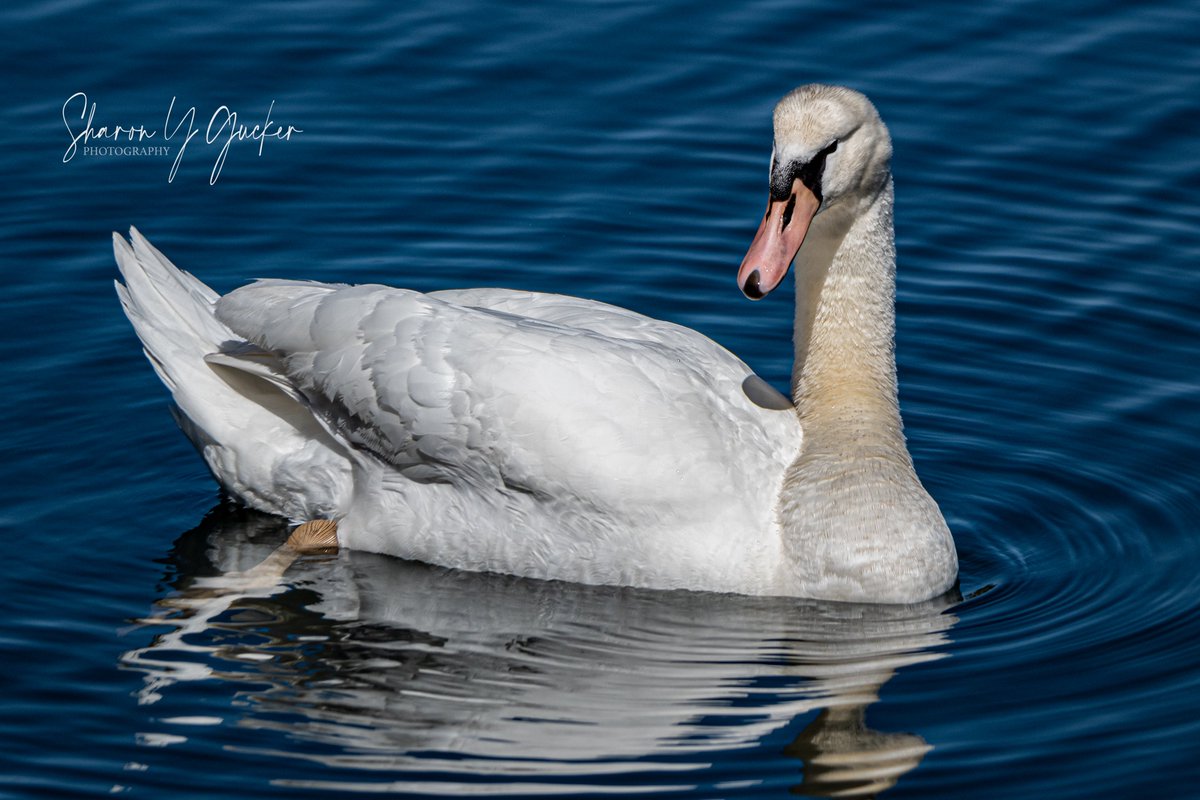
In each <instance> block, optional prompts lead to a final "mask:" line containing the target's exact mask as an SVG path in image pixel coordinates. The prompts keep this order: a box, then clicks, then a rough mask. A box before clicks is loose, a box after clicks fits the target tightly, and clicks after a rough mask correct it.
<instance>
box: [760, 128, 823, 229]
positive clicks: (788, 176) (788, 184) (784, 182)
mask: <svg viewBox="0 0 1200 800" xmlns="http://www.w3.org/2000/svg"><path fill="white" fill-rule="evenodd" d="M837 146H838V143H837V140H834V141H833V143H832V144H830V145H829V146H828V147H826V148H825V149H824V150H821V151H820V152H819V153H817V154H816V155H815V156H813V157H812V158H811V159H809V160H808V161H807V162H799V161H792V162H791V163H789V164H788V165H787V166H786V167H783V168H780V167H779V164H778V163H775V164H774V165H773V168H772V170H771V199H772V200H776V201H778V200H786V199H787V198H788V195H790V194H791V193H792V184H793V183H795V182H796V181H797V180H799V181H800V182H802V183H803V184H804V185H805V186H807V187H808V189H809V191H811V192H812V193H813V194H814V195H816V197H817V200H818V201H820V200H822V199H823V198H822V196H821V179H822V178H823V177H824V175H825V159H826V158H828V157H829V154H830V153H832V152H833V151H835V150H837ZM789 218H790V217H789ZM784 227H787V223H786V222H785V223H784Z"/></svg>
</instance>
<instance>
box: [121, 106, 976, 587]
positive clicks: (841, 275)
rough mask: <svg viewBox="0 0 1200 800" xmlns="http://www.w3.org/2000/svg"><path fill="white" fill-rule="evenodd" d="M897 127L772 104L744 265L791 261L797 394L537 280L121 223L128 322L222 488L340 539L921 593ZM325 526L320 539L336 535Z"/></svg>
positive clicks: (662, 580)
mask: <svg viewBox="0 0 1200 800" xmlns="http://www.w3.org/2000/svg"><path fill="white" fill-rule="evenodd" d="M890 156H891V142H890V139H889V136H888V133H887V129H886V128H885V127H884V125H883V123H882V122H881V121H880V119H879V116H878V114H877V112H876V111H875V109H874V107H873V106H872V105H871V103H870V102H869V101H868V100H867V99H866V98H865V97H864V96H863V95H861V94H859V93H857V92H854V91H851V90H849V89H844V88H837V87H829V86H819V85H810V86H804V87H801V88H799V89H797V90H795V91H793V92H792V93H791V94H789V95H788V96H787V97H785V98H784V99H783V100H782V101H780V103H779V105H778V106H777V107H776V109H775V150H774V155H773V158H772V164H771V199H770V204H769V205H768V208H767V214H766V216H765V217H764V219H763V222H762V226H761V227H760V228H759V231H758V234H757V235H756V236H755V238H754V242H753V244H752V245H751V247H750V251H749V253H748V254H747V256H746V259H745V261H744V262H743V264H742V266H741V270H740V272H739V275H738V281H739V284H740V285H741V286H742V289H743V291H744V292H745V293H746V295H747V296H749V297H752V298H758V297H762V296H763V295H765V294H766V293H767V292H769V291H771V289H773V288H774V287H775V286H777V285H778V284H779V282H780V281H781V280H782V279H783V277H784V275H785V273H786V272H787V269H788V267H789V265H790V263H791V262H792V260H793V257H794V258H795V261H796V263H797V277H796V285H797V303H796V322H795V342H796V361H795V367H794V371H793V377H792V393H793V396H794V401H795V402H794V405H793V404H792V403H791V402H788V401H787V400H786V398H783V396H782V395H780V394H779V393H778V392H775V391H774V390H773V389H771V388H770V387H769V386H768V385H767V384H766V383H765V382H764V381H762V380H761V379H760V378H758V377H757V376H755V375H754V374H753V373H752V372H751V371H750V369H749V367H747V366H746V365H745V364H744V363H742V362H741V361H740V360H739V359H738V358H736V357H735V356H734V355H732V354H731V353H729V352H728V351H727V350H725V349H724V348H722V347H720V346H719V345H717V344H715V343H713V342H712V341H710V340H709V339H708V338H706V337H705V336H703V335H702V334H699V333H697V332H695V331H692V330H689V329H687V328H683V327H680V326H678V325H673V324H671V323H667V322H660V321H658V320H653V319H650V318H647V317H644V316H641V315H639V314H635V313H633V312H630V311H625V310H623V309H620V308H616V307H614V306H610V305H606V304H603V303H597V302H593V301H588V300H580V299H575V298H570V297H563V296H559V295H550V294H535V293H529V292H514V291H507V290H502V289H470V290H463V291H447V292H435V293H432V294H421V293H418V292H414V291H408V290H404V289H393V288H388V287H385V286H375V285H368V286H345V285H328V284H320V283H303V282H295V281H279V280H268V281H259V282H257V283H254V284H252V285H250V286H247V287H243V288H241V289H238V290H236V291H234V292H232V293H230V294H228V295H226V296H224V297H218V296H217V295H216V294H215V293H214V292H212V291H211V290H210V289H209V288H208V287H206V286H205V285H204V284H202V283H200V282H199V281H198V280H196V279H195V278H193V277H192V276H191V275H189V274H187V273H185V272H182V271H180V270H178V269H177V268H175V267H174V266H173V265H172V264H171V263H170V262H169V261H168V260H167V259H166V258H165V257H163V256H162V254H161V253H159V252H158V251H157V250H155V249H154V248H153V247H152V246H151V245H150V244H149V243H148V242H147V241H146V240H145V239H144V238H142V237H141V236H140V235H139V234H138V232H137V231H136V230H133V231H132V233H131V238H132V248H130V246H129V244H127V243H126V242H125V240H124V239H122V238H121V237H119V236H115V235H114V242H115V251H116V257H117V262H118V264H119V266H120V269H121V272H122V274H123V275H124V277H125V281H126V283H125V285H124V286H122V285H121V284H119V283H118V284H117V291H118V293H119V294H120V297H121V301H122V304H123V305H124V308H125V312H126V314H127V315H128V316H129V319H130V321H131V322H132V323H133V325H134V327H135V329H136V330H137V333H138V335H139V336H140V337H141V340H142V342H143V344H144V346H145V350H146V353H147V355H148V357H149V358H150V360H151V362H152V363H153V365H154V367H155V369H156V370H157V372H158V374H159V376H160V377H161V378H162V380H163V381H164V382H165V383H166V385H167V386H168V388H170V390H171V392H172V395H173V397H174V400H175V403H176V404H177V406H178V413H177V414H176V417H177V419H178V421H179V423H180V425H181V427H182V428H183V429H184V431H185V432H186V433H187V434H188V436H189V437H190V438H191V439H192V441H193V442H194V443H195V444H196V446H197V447H198V449H199V450H200V451H201V453H202V454H203V456H204V459H205V461H206V463H207V464H208V466H209V468H210V469H211V470H212V472H213V474H214V476H215V477H216V479H217V480H218V481H219V482H220V484H221V485H222V486H223V487H224V488H225V489H226V490H227V491H228V492H229V493H230V494H232V495H234V496H235V497H238V498H240V499H241V500H242V501H244V502H245V503H246V504H248V505H250V506H252V507H254V508H257V509H261V510H263V511H267V512H270V513H274V514H280V515H283V516H286V517H289V518H291V519H292V520H293V521H301V520H315V519H330V520H334V521H336V535H337V540H338V542H339V543H340V544H341V545H343V546H346V547H350V548H357V549H364V550H372V551H376V552H382V553H389V554H392V555H396V556H400V557H403V558H412V559H417V560H421V561H426V562H432V563H436V564H441V565H444V566H449V567H456V568H461V569H468V570H480V571H497V572H507V573H513V574H518V575H524V576H528V577H535V578H548V579H563V580H571V581H578V582H584V583H612V584H628V585H637V586H647V587H658V588H687V589H703V590H714V591H729V592H739V593H745V594H776V595H796V596H805V597H813V598H821V599H833V600H854V601H866V602H914V601H919V600H923V599H926V598H929V597H932V596H936V595H938V594H940V593H942V592H944V591H946V590H947V589H949V588H950V587H951V586H952V585H953V583H954V581H955V577H956V574H957V569H958V565H957V557H956V555H955V550H954V544H953V541H952V539H951V536H950V532H949V530H948V529H947V527H946V523H945V521H944V520H943V519H942V515H941V513H940V512H939V511H938V508H937V505H936V503H934V501H933V499H932V498H930V496H929V495H928V493H927V492H926V491H925V490H924V488H923V487H922V486H921V484H920V481H919V480H918V479H917V476H916V473H915V472H914V470H913V466H912V460H911V458H910V457H909V454H908V451H907V449H906V447H905V444H904V437H903V434H902V432H901V423H900V415H899V410H898V406H897V402H896V371H895V361H894V358H893V354H892V348H893V333H894V311H893V304H894V303H893V297H894V292H895V280H894V271H895V249H894V237H893V229H892V181H891V176H890V172H889V166H888V162H889V159H890ZM332 527H333V526H330V525H328V524H326V528H327V529H328V528H332Z"/></svg>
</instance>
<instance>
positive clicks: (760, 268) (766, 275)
mask: <svg viewBox="0 0 1200 800" xmlns="http://www.w3.org/2000/svg"><path fill="white" fill-rule="evenodd" d="M820 207H821V201H820V200H818V199H817V196H816V195H815V194H813V193H812V190H811V189H809V188H808V187H807V186H805V185H804V183H803V182H802V181H801V180H800V179H798V178H797V179H796V180H795V181H793V182H792V192H791V194H790V195H789V196H788V197H787V199H784V200H771V201H770V202H769V203H768V204H767V214H766V216H764V217H763V221H762V224H761V225H759V226H758V233H756V234H754V241H753V242H751V243H750V249H749V250H748V251H747V252H746V257H745V258H744V259H742V266H741V267H740V268H739V269H738V277H737V280H738V286H740V287H742V294H744V295H746V297H749V298H750V299H751V300H761V299H762V298H763V297H766V296H767V293H768V292H770V291H771V290H772V289H774V288H775V287H776V286H778V285H779V284H780V282H781V281H782V280H783V277H784V276H785V275H787V271H788V267H790V266H791V265H792V259H794V258H795V257H796V253H797V252H799V250H800V245H802V244H804V236H805V234H807V233H808V226H809V225H810V224H811V223H812V218H813V217H814V216H816V213H817V210H818V209H819V208H820Z"/></svg>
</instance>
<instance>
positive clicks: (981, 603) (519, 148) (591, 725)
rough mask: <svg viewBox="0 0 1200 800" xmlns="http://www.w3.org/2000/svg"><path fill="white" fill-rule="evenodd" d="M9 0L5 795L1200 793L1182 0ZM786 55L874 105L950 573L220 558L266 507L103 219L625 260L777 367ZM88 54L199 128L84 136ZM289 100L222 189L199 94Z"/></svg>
mask: <svg viewBox="0 0 1200 800" xmlns="http://www.w3.org/2000/svg"><path fill="white" fill-rule="evenodd" d="M0 27H2V28H3V30H4V31H5V44H4V48H3V51H2V53H0V61H2V64H3V71H2V73H0V74H3V76H4V77H3V87H2V88H0V98H2V99H3V104H2V111H0V113H2V115H3V116H2V125H3V128H2V130H3V136H2V137H0V142H2V147H0V177H2V185H3V193H2V195H3V200H0V204H2V205H3V211H4V214H3V225H2V226H0V264H2V265H3V270H4V291H3V294H2V296H0V310H2V319H3V321H4V324H3V333H2V334H0V335H2V336H3V337H4V341H3V352H4V362H3V363H4V376H5V391H4V395H5V398H4V402H3V403H2V404H0V407H2V410H0V414H2V418H3V428H4V429H3V440H2V441H3V447H4V457H3V460H2V461H0V466H2V469H3V470H4V473H3V479H2V480H0V492H3V503H2V505H0V520H2V524H3V528H4V530H3V539H2V540H0V541H2V542H3V543H4V546H5V548H6V552H5V555H4V558H3V568H2V569H0V664H3V675H4V690H3V697H4V701H3V704H0V742H2V744H3V746H2V747H0V796H4V797H21V798H24V797H76V796H87V795H98V794H107V793H110V792H117V793H128V794H130V795H136V796H141V797H153V798H158V797H173V798H191V797H196V798H199V797H214V796H229V797H290V796H296V797H312V796H320V795H321V794H322V793H330V794H333V795H338V794H345V793H350V792H353V791H358V790H361V791H394V792H406V793H411V794H430V795H451V796H456V795H462V794H471V795H481V796H488V795H515V796H529V795H537V796H542V795H547V796H553V795H558V794H570V795H573V796H579V795H583V796H587V795H591V794H596V795H600V794H608V793H622V794H632V795H638V794H646V795H652V794H677V795H682V796H696V797H742V796H766V797H786V796H789V792H790V791H799V792H801V793H807V794H815V795H823V794H831V793H835V792H842V793H849V794H851V795H855V794H857V795H865V794H870V793H872V792H877V791H883V790H886V792H887V793H886V796H887V797H894V798H901V797H922V798H932V797H936V798H966V797H970V798H973V799H974V800H984V798H1013V797H1038V798H1045V797H1056V798H1071V797H1079V798H1096V797H1105V798H1110V797H1116V798H1120V797H1146V796H1154V797H1170V798H1183V797H1194V796H1196V792H1197V789H1196V786H1197V781H1198V780H1200V768H1198V767H1197V765H1198V764H1200V721H1198V712H1200V669H1198V668H1197V661H1198V660H1200V616H1198V615H1197V609H1198V606H1200V578H1197V564H1198V563H1200V558H1198V557H1200V545H1198V544H1197V542H1198V538H1200V537H1198V535H1197V534H1198V531H1197V520H1200V501H1198V499H1197V484H1198V480H1197V474H1196V473H1197V464H1198V463H1200V458H1198V456H1200V413H1198V411H1197V404H1198V401H1200V380H1198V379H1197V367H1198V366H1200V358H1198V356H1200V345H1198V335H1197V334H1198V332H1200V327H1198V325H1197V321H1196V317H1197V314H1196V310H1197V309H1198V308H1200V279H1198V278H1197V269H1198V268H1200V211H1198V210H1197V209H1198V205H1197V200H1196V198H1197V195H1198V190H1200V144H1198V142H1200V109H1198V106H1200V6H1197V5H1196V4H1195V3H1183V2H1181V3H1174V4H1171V3H1155V2H1151V3H1140V4H1132V3H1118V2H1113V0H1105V1H1104V2H1081V1H1079V0H1074V1H1073V2H1064V3H1057V4H1051V5H1047V4H1045V3H1033V2H1020V1H1018V0H1008V1H1007V2H1000V3H991V4H962V3H923V4H919V5H918V7H916V8H910V9H908V10H897V9H896V8H894V7H893V6H892V4H887V3H882V2H868V3H861V4H844V3H830V2H800V3H783V2H773V1H771V0H763V1H761V2H746V3H736V4H728V5H727V6H724V7H722V6H718V5H697V4H693V3H686V2H679V1H678V0H675V1H674V2H670V1H668V2H662V3H654V4H646V3H633V2H589V3H577V2H569V3H525V4H486V3H472V2H436V3H435V2H423V1H420V0H419V1H418V2H414V3H407V4H403V5H401V4H390V3H382V2H377V3H318V2H300V3H286V4H262V5H256V4H243V3H214V2H182V3H166V2H150V3H144V4H138V5H136V6H135V5H130V4H109V3H99V2H94V1H90V2H69V1H68V2H39V3H17V4H10V5H7V6H6V7H5V9H4V10H3V11H2V12H0ZM809 81H826V82H837V83H845V84H848V85H850V86H853V87H856V88H858V89H861V90H863V91H865V92H867V93H868V94H869V95H870V96H871V97H872V98H873V99H874V101H875V103H876V104H877V105H878V107H879V109H880V111H881V113H882V114H883V116H884V118H885V120H886V121H887V122H888V123H889V124H890V126H891V130H892V133H893V137H894V140H895V152H896V155H895V160H894V172H895V179H896V189H897V226H898V245H899V260H900V271H899V284H898V292H899V299H898V333H897V353H898V361H899V370H900V379H901V403H902V406H903V413H904V418H905V421H906V424H907V432H908V435H909V441H910V445H911V449H912V452H913V455H914V458H915V460H916V462H917V467H918V471H919V473H920V475H921V477H922V479H923V480H924V482H925V484H926V485H927V487H928V488H929V489H930V491H931V492H932V494H933V495H934V496H935V497H936V498H937V500H938V501H939V502H940V504H941V506H942V508H943V510H944V512H945V514H946V516H947V518H948V520H949V521H950V524H951V528H952V529H953V531H954V534H955V537H956V540H957V542H958V547H959V552H960V555H961V560H962V577H961V590H962V593H963V595H964V596H967V598H968V599H967V600H966V601H965V602H962V603H959V604H957V605H954V606H952V607H946V606H945V605H944V604H941V605H934V606H931V607H925V608H917V609H887V608H872V607H856V606H837V605H829V604H818V603H804V602H798V601H779V600H748V599H745V598H731V597H722V596H711V595H702V594H687V593H654V592H637V591H631V590H615V589H595V588H591V589H589V588H586V587H577V586H569V585H560V584H539V583H535V582H528V581H519V580H514V579H509V578H504V577H498V576H472V575H464V574H459V573H454V572H448V571H445V570H437V569H432V568H428V567H424V566H421V565H414V564H407V563H403V562H398V561H395V560H391V559H387V558H380V557H375V556H366V555H363V554H353V553H345V552H343V553H341V554H339V555H338V556H336V557H332V558H313V559H307V560H305V561H303V562H301V563H299V564H297V565H296V566H294V567H293V568H292V570H291V571H289V572H288V573H287V575H286V577H285V582H284V583H283V584H282V585H281V586H279V587H275V588H272V589H269V590H264V591H258V592H256V591H252V590H247V589H246V588H245V587H240V588H239V586H238V585H236V582H235V580H234V578H235V577H236V576H231V575H230V572H231V571H233V570H237V569H244V568H247V567H249V566H251V565H253V564H254V563H256V561H257V560H258V559H260V558H262V557H263V556H264V555H265V554H266V553H268V552H270V550H271V549H272V548H273V547H274V546H275V545H276V544H278V543H279V541H280V540H281V538H282V536H283V529H282V527H281V526H280V524H279V523H278V522H277V521H274V520H272V519H269V518H264V517H258V516H254V515H249V514H245V513H242V512H239V511H237V510H236V509H232V508H228V507H222V506H221V505H220V503H219V498H218V495H217V493H216V490H215V487H214V485H213V483H212V481H211V480H210V479H209V477H208V476H207V474H206V472H205V470H204V467H203V466H202V464H201V462H200V460H199V459H198V458H197V457H196V455H195V454H194V452H193V451H192V450H191V448H190V446H189V445H188V444H187V442H186V441H185V439H184V437H183V436H182V435H181V434H179V432H178V431H177V430H176V429H175V426H174V424H173V423H172V421H171V419H170V417H169V415H168V413H167V404H166V393H165V391H164V390H163V389H162V387H161V386H160V385H159V383H158V381H157V380H156V378H155V377H154V375H153V374H152V372H151V370H150V368H149V366H148V365H147V364H146V363H145V361H144V359H143V358H142V356H141V354H140V352H139V347H138V344H137V342H136V340H135V338H134V336H133V334H132V332H131V330H130V329H129V327H128V326H127V324H126V322H125V320H124V319H123V317H122V316H121V313H120V311H119V308H118V305H117V302H116V297H115V295H114V294H113V291H112V287H111V281H112V279H113V278H114V276H115V268H114V266H113V263H112V258H111V250H110V243H109V234H110V232H111V231H113V230H125V229H126V228H127V227H128V226H129V225H130V224H135V225H137V226H139V227H140V229H141V230H142V231H143V232H144V233H145V234H146V235H147V236H149V237H150V238H151V240H152V241H154V242H155V243H156V244H157V245H158V246H159V247H160V248H162V249H163V250H164V251H165V252H167V254H168V255H170V256H171V257H172V258H173V259H174V260H175V261H176V262H177V263H179V264H180V265H181V266H184V267H185V268H188V269H191V270H192V271H194V272H195V273H197V274H198V275H199V276H200V277H202V278H203V279H205V280H206V281H208V282H209V283H210V284H212V285H213V286H214V287H215V288H217V289H218V290H219V291H227V290H229V289H231V288H233V287H234V286H236V285H239V284H241V283H243V282H244V281H246V280H248V279H251V278H254V277H258V276H280V277H308V278H316V279H322V280H338V281H349V282H371V281H378V282H388V283H394V284H398V285H403V286H409V287H414V288H417V289H423V290H430V289H435V288H446V287H464V286H472V285H503V286H510V287H514V288H527V289H539V290H551V291H558V292H567V293H571V294H577V295H582V296H585V297H590V298H595V299H598V300H604V301H607V302H610V303H617V304H621V305H624V306H628V307H630V308H632V309H635V310H637V311H640V312H644V313H648V314H652V315H655V316H659V317H663V318H666V319H670V320H673V321H675V322H679V323H683V324H685V325H689V326H692V327H695V328H697V329H699V330H701V331H703V332H704V333H706V334H708V335H709V336H711V337H713V338H714V339H716V340H718V341H720V342H722V343H723V344H725V345H726V346H728V347H729V348H730V349H732V350H733V351H734V352H736V353H738V354H740V355H741V356H742V357H743V358H745V359H746V360H747V361H748V362H749V363H750V364H751V365H752V366H753V367H754V368H755V369H756V370H758V371H759V372H760V373H761V374H762V375H764V376H765V377H766V378H768V379H769V380H771V381H773V382H774V383H775V384H776V385H778V386H785V385H786V382H787V376H788V373H789V367H790V358H791V349H790V315H791V303H790V301H791V294H790V290H788V291H781V292H780V293H779V295H778V296H772V297H771V298H770V299H769V300H768V301H766V302H763V303H758V304H750V303H747V302H745V301H743V300H742V299H741V298H740V296H739V294H738V293H737V291H736V288H735V286H734V282H733V274H734V270H735V269H736V266H737V264H738V262H739V261H740V258H741V256H742V254H743V252H744V251H745V248H746V246H747V244H748V242H749V239H750V237H751V235H752V233H753V229H754V227H755V225H756V223H757V220H758V217H759V215H760V214H761V213H762V208H763V204H764V202H765V199H766V188H767V187H766V171H767V158H768V155H769V148H770V128H769V113H770V110H771V107H772V105H773V103H774V102H775V100H776V99H777V98H778V97H779V96H781V95H782V94H783V93H785V92H786V91H787V90H789V89H791V88H792V87H793V86H795V85H798V84H800V83H804V82H809ZM76 92H86V93H87V96H88V98H89V101H90V102H95V103H96V104H97V112H96V117H95V124H96V125H100V124H108V125H115V124H122V125H132V124H144V125H145V126H147V128H149V129H157V130H159V131H161V130H162V127H163V121H164V120H163V118H164V116H165V114H166V111H167V108H168V105H169V104H170V101H171V99H172V97H175V98H177V100H176V114H177V115H179V114H181V113H182V112H185V111H186V110H187V109H188V108H192V107H195V109H196V121H195V122H196V126H197V128H199V129H200V131H201V132H200V136H199V137H198V138H197V139H195V140H193V141H192V142H191V143H190V144H189V145H188V149H187V151H186V152H185V153H184V156H183V158H182V159H181V161H180V165H179V170H178V173H177V174H176V176H175V178H174V181H173V182H168V180H167V178H168V174H169V172H170V167H171V162H172V159H173V156H174V155H175V154H176V153H177V152H178V150H177V149H173V150H172V156H169V157H154V156H129V157H122V156H102V155H83V154H77V155H76V157H75V158H73V159H72V160H70V161H69V162H67V163H63V158H64V154H65V151H66V149H67V146H68V145H69V143H70V135H69V134H68V132H67V130H66V128H65V126H64V123H63V121H62V118H61V115H62V110H63V104H64V102H65V101H67V99H68V98H69V97H71V95H73V94H74V93H76ZM272 101H274V107H273V109H272V110H271V116H272V118H273V119H274V120H275V121H277V122H278V123H280V124H282V125H285V126H286V125H293V126H295V127H296V128H299V129H302V132H299V133H296V134H295V135H294V136H293V137H292V138H291V140H289V141H279V140H269V141H266V142H264V145H263V149H262V153H261V155H259V153H258V149H257V146H256V144H255V143H252V142H235V143H233V144H232V145H231V147H230V149H229V152H228V155H227V159H226V161H225V163H224V168H223V170H222V171H221V173H220V176H219V180H217V182H216V183H215V184H214V185H210V175H211V171H212V169H213V166H214V162H215V160H216V158H217V155H218V152H219V150H220V147H219V145H208V144H205V143H204V141H203V136H204V131H203V129H204V127H205V126H206V125H207V123H208V121H209V119H210V118H211V117H212V115H213V113H214V112H215V111H216V110H217V109H218V108H219V107H220V106H222V105H225V106H228V107H229V108H230V109H232V110H233V111H236V112H237V113H238V114H239V121H241V122H244V123H250V124H254V123H258V122H260V121H261V120H262V118H263V117H264V116H265V115H266V113H267V109H268V107H269V105H270V103H271V102H272ZM76 111H77V110H76ZM178 118H179V117H178V116H177V117H176V120H178ZM79 129H80V125H79V124H77V125H76V130H79ZM183 135H184V134H182V133H181V134H179V135H178V136H177V137H176V139H175V140H173V141H172V142H169V143H164V142H163V141H162V140H161V138H160V139H159V140H158V141H151V142H148V143H144V144H151V145H161V144H169V145H172V146H173V147H174V146H177V145H178V144H179V143H180V140H181V139H182V136H183ZM159 136H160V137H161V136H162V134H161V133H160V134H159ZM102 144H111V143H102ZM888 787H892V788H890V789H889V788H888Z"/></svg>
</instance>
